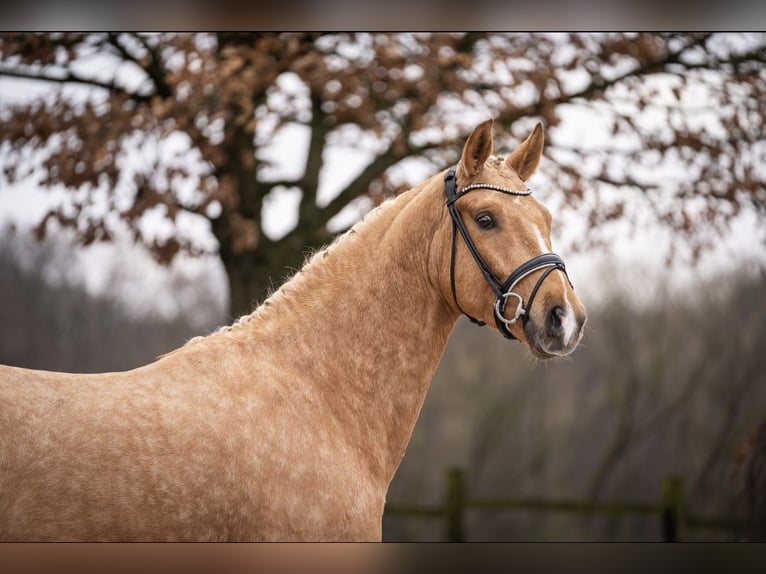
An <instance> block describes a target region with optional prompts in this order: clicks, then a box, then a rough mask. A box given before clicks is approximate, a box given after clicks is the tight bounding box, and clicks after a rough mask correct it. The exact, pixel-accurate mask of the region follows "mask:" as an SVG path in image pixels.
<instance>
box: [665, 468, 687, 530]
mask: <svg viewBox="0 0 766 574" xmlns="http://www.w3.org/2000/svg"><path fill="white" fill-rule="evenodd" d="M683 496H684V491H683V484H682V483H681V479H680V478H678V477H677V476H669V477H667V478H665V480H663V481H662V539H663V540H664V541H665V542H678V541H679V539H680V534H681V532H682V526H683V502H684V500H683Z"/></svg>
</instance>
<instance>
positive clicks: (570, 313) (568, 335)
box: [558, 273, 577, 345]
mask: <svg viewBox="0 0 766 574" xmlns="http://www.w3.org/2000/svg"><path fill="white" fill-rule="evenodd" d="M558 275H559V277H561V285H562V287H563V288H564V301H565V306H564V316H563V317H562V318H561V326H562V327H563V328H564V345H569V342H570V341H571V340H572V337H574V336H575V334H576V333H577V320H576V319H575V314H574V309H572V304H571V303H570V302H569V295H568V289H567V284H566V279H565V278H564V274H563V273H559V274H558Z"/></svg>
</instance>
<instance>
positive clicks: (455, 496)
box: [444, 468, 465, 542]
mask: <svg viewBox="0 0 766 574" xmlns="http://www.w3.org/2000/svg"><path fill="white" fill-rule="evenodd" d="M464 504H465V481H464V477H463V471H462V470H460V469H459V468H450V469H449V470H448V471H447V499H446V500H445V503H444V508H445V511H446V514H447V542H464V541H465V533H464V531H463V510H464Z"/></svg>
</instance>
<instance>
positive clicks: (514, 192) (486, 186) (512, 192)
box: [458, 183, 532, 195]
mask: <svg viewBox="0 0 766 574" xmlns="http://www.w3.org/2000/svg"><path fill="white" fill-rule="evenodd" d="M472 189H491V190H493V191H501V192H503V193H507V194H509V195H532V190H531V189H526V190H518V189H511V188H510V187H504V186H502V185H492V184H489V183H472V184H471V185H466V186H465V187H463V188H461V189H460V191H458V195H460V194H463V193H465V192H467V191H471V190H472Z"/></svg>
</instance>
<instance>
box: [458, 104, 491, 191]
mask: <svg viewBox="0 0 766 574" xmlns="http://www.w3.org/2000/svg"><path fill="white" fill-rule="evenodd" d="M491 153H492V119H488V120H486V121H484V122H482V123H480V124H479V125H478V126H476V127H475V128H474V130H473V131H472V132H471V135H470V136H468V139H467V140H466V142H465V146H464V147H463V155H461V156H460V163H459V164H458V169H457V176H458V178H460V179H467V178H470V177H474V176H475V175H478V174H479V172H480V171H481V168H482V167H484V162H485V161H487V158H488V157H489V156H490V154H491Z"/></svg>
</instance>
